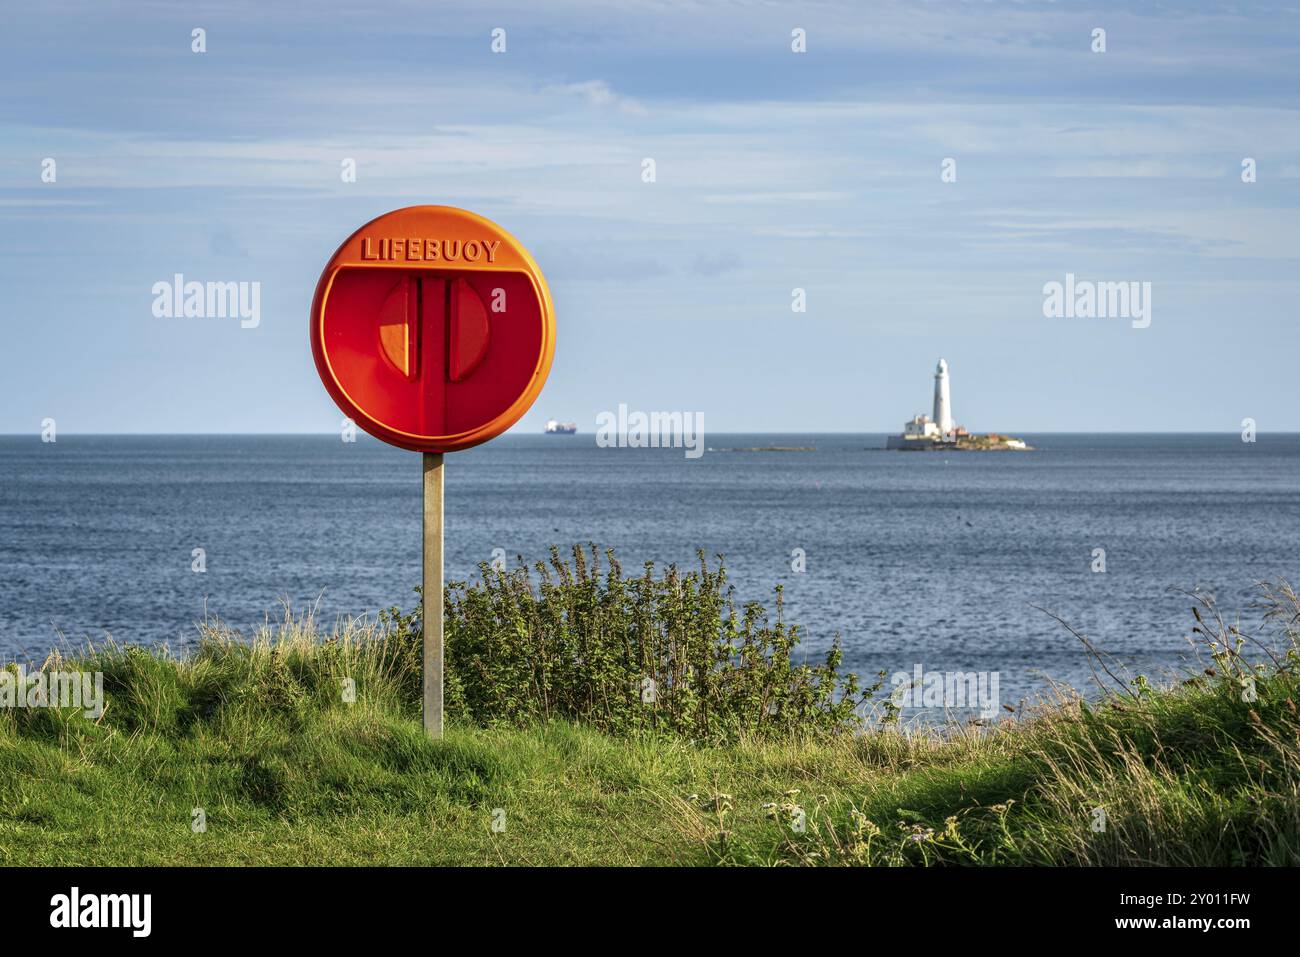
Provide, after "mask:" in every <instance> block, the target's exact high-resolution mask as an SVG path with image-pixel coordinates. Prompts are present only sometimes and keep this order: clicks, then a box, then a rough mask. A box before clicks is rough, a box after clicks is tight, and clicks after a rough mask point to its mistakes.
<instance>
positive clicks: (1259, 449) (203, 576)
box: [0, 433, 1300, 710]
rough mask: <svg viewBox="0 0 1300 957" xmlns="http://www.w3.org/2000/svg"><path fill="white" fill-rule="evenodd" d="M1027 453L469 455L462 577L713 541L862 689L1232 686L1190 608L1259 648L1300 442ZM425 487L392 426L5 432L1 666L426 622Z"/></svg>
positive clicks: (1290, 544)
mask: <svg viewBox="0 0 1300 957" xmlns="http://www.w3.org/2000/svg"><path fill="white" fill-rule="evenodd" d="M1023 437H1024V438H1025V439H1027V440H1028V441H1029V442H1030V444H1031V445H1033V446H1034V447H1035V450H1034V451H1029V452H888V451H885V450H884V445H885V439H886V437H885V436H884V435H877V434H801V435H774V434H762V435H740V434H732V435H723V434H717V435H709V436H707V440H706V442H705V447H706V448H707V451H705V452H704V454H702V455H699V456H698V457H691V456H688V455H687V454H686V450H683V449H681V448H659V449H648V448H601V447H599V446H598V445H597V443H596V439H595V436H594V434H592V433H586V434H583V433H579V434H577V435H572V436H561V435H515V434H510V435H506V436H504V437H502V438H499V439H497V440H495V441H493V442H491V443H489V444H487V445H484V446H481V447H479V448H475V449H471V450H468V451H464V452H458V453H455V454H451V455H448V456H447V458H446V562H447V576H448V578H449V579H458V580H466V579H470V580H472V579H474V578H476V577H477V576H478V575H479V570H478V566H479V564H480V563H481V562H491V561H492V559H493V557H494V556H500V555H503V554H504V555H505V556H507V560H508V563H509V564H511V565H513V564H515V562H516V560H517V557H522V558H523V559H524V560H525V561H528V562H533V561H536V560H539V559H544V558H546V557H547V555H548V553H549V550H550V549H551V547H552V546H559V547H560V548H561V549H563V550H568V549H569V548H570V547H571V546H572V545H574V544H582V545H586V544H588V543H594V544H596V545H597V546H599V547H600V548H602V549H603V548H607V547H609V548H613V549H614V550H615V551H616V553H617V555H618V556H619V558H620V561H621V562H622V564H623V567H624V569H625V570H626V571H627V572H629V573H637V572H639V571H640V569H641V566H642V563H644V562H654V563H655V564H656V565H657V566H660V567H663V566H666V565H669V564H672V563H676V564H678V565H679V566H683V567H685V566H691V565H694V564H695V563H696V562H697V558H696V555H697V552H698V551H700V550H703V551H704V553H705V554H706V555H708V556H709V557H710V561H716V560H717V559H716V558H715V556H719V555H720V556H724V559H725V563H726V567H727V569H728V572H729V575H730V578H731V580H732V582H733V583H734V585H735V586H736V596H737V599H738V601H750V600H753V601H760V602H764V603H766V604H767V605H768V607H769V608H771V605H772V600H773V596H774V589H775V586H777V585H781V586H783V589H784V596H785V616H786V620H787V621H788V622H791V623H795V624H797V625H798V626H799V627H800V630H801V633H802V636H803V639H802V643H801V645H800V646H799V648H798V650H797V652H796V655H797V658H798V659H799V660H800V661H803V660H807V661H809V662H817V661H821V660H822V659H823V658H824V657H825V655H826V652H827V650H828V649H829V647H830V646H831V643H832V642H833V641H834V640H835V639H836V637H838V638H839V639H840V640H841V641H842V643H843V649H844V660H843V667H845V668H847V669H849V670H853V671H857V672H858V673H860V674H862V675H864V676H875V675H877V674H878V673H880V672H884V673H885V674H886V676H887V678H886V681H887V682H889V681H891V680H893V676H895V675H898V674H903V673H906V674H908V675H912V676H915V675H916V674H917V673H918V669H920V670H921V672H922V673H923V674H926V675H929V674H932V673H936V672H938V673H944V674H951V673H955V672H961V673H963V674H970V673H972V672H974V673H979V674H983V675H987V676H996V682H997V683H996V687H997V693H998V698H999V703H1000V704H1002V705H1005V706H1008V707H1012V708H1017V709H1018V708H1020V707H1021V705H1022V704H1023V703H1025V702H1028V701H1032V700H1035V699H1036V698H1040V697H1042V696H1044V695H1045V694H1049V693H1052V692H1051V689H1052V688H1053V687H1054V686H1059V685H1064V686H1068V687H1072V688H1075V689H1077V690H1079V691H1080V692H1082V693H1085V694H1090V695H1095V694H1096V693H1098V688H1097V685H1096V683H1095V681H1094V677H1093V671H1094V669H1093V667H1092V664H1091V659H1090V658H1089V656H1088V655H1087V654H1086V653H1085V651H1084V647H1083V644H1082V642H1081V641H1080V640H1079V638H1078V637H1076V636H1075V635H1074V634H1073V633H1072V632H1071V629H1073V630H1074V631H1077V632H1079V633H1081V634H1083V635H1086V637H1087V638H1088V640H1089V641H1090V642H1092V643H1093V644H1094V645H1095V646H1096V647H1097V648H1098V649H1100V650H1101V651H1103V652H1105V653H1106V654H1108V655H1109V656H1112V658H1111V665H1112V667H1114V668H1118V669H1122V673H1124V674H1127V675H1137V674H1145V675H1148V676H1149V677H1151V678H1152V679H1164V680H1170V679H1173V678H1176V677H1177V676H1178V675H1181V674H1185V673H1186V672H1187V671H1189V670H1191V669H1196V668H1200V667H1203V666H1204V663H1203V662H1199V661H1198V659H1197V657H1196V655H1195V653H1194V651H1193V648H1192V646H1191V644H1189V640H1188V639H1189V636H1190V635H1191V628H1192V625H1193V624H1194V621H1193V619H1192V615H1191V606H1192V600H1191V599H1190V598H1189V596H1188V594H1187V592H1188V591H1192V590H1200V591H1201V592H1203V593H1206V594H1209V595H1212V596H1213V597H1214V598H1215V600H1216V602H1217V603H1218V605H1219V607H1220V608H1222V609H1223V610H1224V611H1225V613H1226V614H1227V615H1228V616H1229V618H1230V620H1231V621H1234V622H1236V621H1238V620H1240V621H1241V623H1242V626H1243V628H1245V629H1246V630H1248V631H1251V632H1252V633H1254V630H1255V629H1257V628H1259V627H1260V616H1261V609H1260V608H1259V607H1258V598H1259V582H1261V581H1270V582H1276V581H1277V580H1279V579H1289V580H1290V581H1292V582H1297V583H1300V550H1298V549H1297V544H1300V435H1296V434H1268V433H1263V434H1259V435H1258V437H1257V440H1256V441H1254V442H1246V441H1243V439H1242V437H1241V436H1240V435H1238V434H1236V433H1232V434H1151V435H1139V434H1098V435H1089V434H1057V435H1053V434H1041V435H1024V436H1023ZM772 448H782V449H802V451H790V450H785V451H760V450H764V449H772ZM420 476H421V462H420V456H419V455H418V454H416V453H411V452H405V451H401V450H398V449H394V448H390V447H388V446H386V445H383V444H381V443H379V442H377V441H375V440H373V439H371V438H369V437H368V436H365V435H364V434H362V435H359V436H358V437H357V440H356V441H355V442H352V443H349V442H344V441H341V439H340V437H339V436H338V435H333V436H305V435H229V436H212V435H203V436H199V435H188V436H185V435H174V436H79V435H65V434H59V435H58V437H57V441H56V442H52V443H47V442H42V441H41V440H40V437H39V436H36V435H33V436H4V437H0V660H8V661H13V660H19V661H28V662H39V661H40V660H42V659H43V658H44V657H45V655H46V654H47V653H48V652H49V650H50V649H51V648H56V647H58V648H63V649H67V648H69V647H73V648H75V647H78V646H81V645H84V643H85V642H87V641H94V642H99V641H102V640H104V639H106V638H108V637H110V636H111V637H112V638H113V639H115V640H117V641H119V642H126V643H131V644H139V645H149V646H153V645H160V644H166V645H168V646H170V647H171V648H172V649H173V650H175V651H182V650H183V649H184V648H185V647H187V646H188V645H190V644H192V643H193V642H194V641H195V640H196V639H197V635H198V631H197V622H198V621H200V620H201V619H203V618H205V617H209V618H219V619H221V620H222V621H224V622H226V623H227V624H229V625H230V626H232V627H235V628H238V629H240V630H242V631H244V632H245V633H251V631H252V630H254V629H255V628H256V627H257V626H258V625H260V624H263V623H265V622H266V621H267V620H268V618H269V619H271V620H274V619H276V618H278V617H280V616H281V615H282V614H283V609H284V608H285V607H286V606H287V607H288V608H291V609H293V610H294V611H295V612H302V611H305V610H307V609H309V608H315V614H316V618H317V620H318V621H321V622H324V623H325V624H326V625H332V624H333V623H334V622H336V621H337V620H339V619H341V618H346V617H354V616H365V615H373V614H375V613H376V612H377V611H378V610H379V609H381V608H387V607H390V606H399V607H402V608H407V609H409V608H411V607H413V606H414V604H415V601H416V595H415V593H414V587H415V586H416V585H417V584H418V583H419V581H420V526H421V500H420V494H421V493H420V488H421V482H420ZM196 549H202V552H201V553H198V552H196ZM497 550H500V551H497ZM199 554H201V555H202V562H201V565H202V567H203V569H204V570H203V571H196V570H195V568H196V565H198V564H200V563H199V562H198V561H197V559H196V556H197V555H199ZM1058 619H1060V620H1058ZM1062 621H1064V622H1065V623H1066V624H1068V625H1069V628H1067V627H1066V626H1065V624H1062ZM919 703H920V702H918V704H919ZM949 703H951V702H949ZM958 710H960V709H958Z"/></svg>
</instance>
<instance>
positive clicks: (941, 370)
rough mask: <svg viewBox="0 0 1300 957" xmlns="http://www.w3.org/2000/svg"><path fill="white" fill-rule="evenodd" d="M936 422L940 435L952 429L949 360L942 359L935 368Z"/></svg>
mask: <svg viewBox="0 0 1300 957" xmlns="http://www.w3.org/2000/svg"><path fill="white" fill-rule="evenodd" d="M934 424H935V425H937V426H938V427H939V434H940V435H947V434H948V433H949V432H951V431H952V397H951V396H950V395H949V393H948V360H947V359H940V360H939V365H938V366H937V367H936V368H935V370H934Z"/></svg>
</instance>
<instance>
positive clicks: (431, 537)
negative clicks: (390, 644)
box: [422, 452, 443, 738]
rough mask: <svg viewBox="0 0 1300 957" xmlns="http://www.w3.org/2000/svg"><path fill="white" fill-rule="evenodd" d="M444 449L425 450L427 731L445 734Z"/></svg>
mask: <svg viewBox="0 0 1300 957" xmlns="http://www.w3.org/2000/svg"><path fill="white" fill-rule="evenodd" d="M442 490H443V485H442V453H441V452H425V453H424V583H423V586H422V587H423V592H424V594H423V597H424V732H425V734H427V735H428V736H429V737H431V738H441V737H442Z"/></svg>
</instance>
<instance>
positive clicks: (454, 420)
mask: <svg viewBox="0 0 1300 957" xmlns="http://www.w3.org/2000/svg"><path fill="white" fill-rule="evenodd" d="M311 350H312V355H313V356H314V357H315V359H316V369H317V371H318V372H319V373H320V377H321V381H322V382H324V383H325V388H326V389H327V390H328V391H329V394H330V395H331V396H332V397H333V398H334V401H335V402H336V403H337V404H338V407H339V408H340V409H342V410H343V412H344V414H346V415H347V416H349V417H350V418H351V419H352V420H353V421H354V422H356V424H357V425H359V426H360V427H361V428H363V429H365V430H366V431H367V432H369V433H370V434H371V435H373V436H375V438H378V439H382V440H383V441H385V442H388V443H390V444H392V445H397V446H400V447H401V448H404V449H411V450H413V451H417V452H454V451H456V450H458V449H465V448H469V447H470V446H473V445H478V444H479V443H480V442H486V441H487V440H488V439H491V438H494V437H496V436H498V435H500V434H501V433H502V432H504V431H505V430H506V429H508V428H510V426H512V425H513V424H514V423H515V422H517V421H519V418H520V417H521V416H522V415H523V414H524V413H525V412H526V411H528V408H529V406H531V405H532V404H533V400H535V399H536V398H537V395H538V393H539V392H541V390H542V385H543V384H544V383H545V382H546V376H547V373H549V372H550V371H551V359H552V357H553V356H554V354H555V314H554V308H553V307H552V305H551V294H550V292H549V291H548V290H547V288H546V280H545V278H544V277H543V276H542V271H541V270H540V269H539V268H538V267H537V263H536V262H534V261H533V257H532V256H530V255H529V254H528V251H527V250H526V249H524V247H523V246H521V245H520V244H519V243H518V242H517V241H516V240H515V238H514V237H513V236H511V235H510V234H509V233H507V232H506V231H505V230H504V229H502V228H501V227H500V226H498V225H496V224H495V223H493V222H490V221H489V220H486V219H484V218H483V217H482V216H477V215H475V214H474V213H471V212H468V211H466V210H463V209H456V208H454V207H451V206H408V207H406V208H405V209H397V210H394V211H393V212H391V213H385V214H384V215H383V216H380V217H379V218H378V219H374V220H371V221H370V222H368V223H366V225H364V226H362V227H361V228H360V229H358V230H357V231H356V232H355V233H353V234H352V235H351V236H349V237H348V238H347V239H346V240H345V241H344V242H343V245H342V246H340V247H339V248H338V251H337V252H336V253H335V254H334V256H333V258H331V259H330V261H329V264H328V265H326V267H325V270H324V272H322V273H321V277H320V282H318V283H317V284H316V296H315V298H314V300H313V301H312V308H311Z"/></svg>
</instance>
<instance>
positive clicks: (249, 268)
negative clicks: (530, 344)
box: [0, 0, 1300, 433]
mask: <svg viewBox="0 0 1300 957" xmlns="http://www.w3.org/2000/svg"><path fill="white" fill-rule="evenodd" d="M1130 6H1133V5H1132V4H1127V3H1116V4H1076V3H1064V2H1061V3H1049V2H1032V0H1026V2H909V3H893V2H880V3H871V4H867V3H847V2H846V3H840V2H827V3H813V4H780V3H759V4H751V3H743V2H732V3H717V4H708V3H667V2H648V0H643V2H636V0H632V2H621V3H611V4H596V3H585V2H558V3H547V4H544V5H543V4H535V3H495V4H493V3H438V4H428V3H389V4H375V5H358V4H356V3H355V2H353V3H334V2H321V3H315V4H311V5H300V4H293V5H285V6H284V7H283V8H275V7H271V6H270V5H268V4H265V3H245V2H234V3H229V2H227V3H212V4H206V3H197V4H179V3H171V2H168V3H161V2H159V3H133V4H121V5H114V6H107V5H104V4H102V3H77V4H72V3H57V2H56V3H44V4H40V5H22V6H19V5H11V6H10V7H9V9H7V10H6V13H5V20H6V24H5V28H4V30H3V31H2V32H0V70H3V71H4V83H3V86H2V87H0V142H2V143H3V148H2V150H0V215H2V216H3V220H4V223H5V228H4V230H3V234H2V235H0V243H2V244H3V246H2V248H3V253H4V255H3V257H2V258H0V288H3V290H4V294H3V295H4V298H3V304H4V318H3V323H4V326H3V331H4V342H5V345H6V349H5V353H6V356H5V358H6V361H5V363H4V369H3V379H2V380H0V382H2V384H0V432H20V433H36V432H37V431H38V430H39V428H40V423H41V420H42V419H44V418H46V417H53V418H54V419H55V420H56V421H57V423H58V427H59V430H60V431H61V432H67V433H76V432H295V431H307V432H329V431H336V430H337V427H338V420H339V418H340V416H339V413H338V412H337V410H336V409H335V408H334V406H333V404H332V403H331V402H330V400H329V398H328V397H327V396H326V394H325V391H324V389H323V388H322V387H321V386H320V384H319V382H318V380H317V378H316V372H315V368H314V366H313V364H312V361H311V355H310V349H309V345H308V339H307V314H308V309H309V305H310V301H311V295H312V290H313V288H314V286H315V282H316V279H317V276H318V275H319V272H320V269H321V268H322V267H323V265H324V264H325V262H326V260H327V259H328V257H329V256H330V254H331V253H332V252H333V250H334V249H335V247H336V246H337V244H338V243H339V242H340V241H341V240H342V239H343V238H345V237H346V236H347V235H348V234H349V233H350V232H351V231H352V230H353V229H354V228H355V227H357V226H358V225H360V224H361V223H363V222H365V221H367V220H368V219H371V218H373V217H374V216H376V215H378V214H379V213H382V212H384V211H386V210H389V209H393V208H396V207H399V206H405V205H410V204H414V203H445V204H450V205H458V206H464V207H466V208H469V209H472V210H474V211H476V212H479V213H481V214H483V215H485V216H488V217H489V218H491V219H494V220H496V221H497V222H499V223H500V224H501V225H503V226H504V227H505V228H506V229H508V230H510V231H511V232H512V233H514V234H515V235H516V236H517V237H519V238H520V239H521V240H522V241H523V242H524V243H525V245H527V246H528V247H529V248H530V249H531V250H532V252H533V253H534V255H535V256H536V257H537V259H538V261H539V262H540V264H541V266H542V268H543V270H544V272H545V273H546V275H547V277H548V279H549V281H550V284H551V289H552V293H553V295H554V298H555V302H556V307H557V319H558V329H559V338H558V348H557V353H556V361H555V365H554V367H553V369H552V372H551V377H550V380H549V382H548V384H547V386H546V389H545V391H544V392H543V393H542V396H541V398H540V399H539V400H538V402H537V404H536V405H535V406H534V408H533V411H532V412H530V413H529V415H528V416H527V417H525V419H524V420H523V421H522V422H521V423H520V426H519V428H521V429H523V430H525V431H534V430H537V429H540V427H541V423H542V422H543V420H545V419H546V418H548V417H558V418H561V419H572V420H575V421H577V422H578V423H579V425H580V427H582V428H583V429H584V430H586V431H590V430H592V429H593V428H594V425H595V418H596V416H597V414H598V413H600V412H601V411H603V410H612V409H616V408H617V407H618V405H619V404H620V403H626V404H627V405H628V406H629V407H630V408H633V409H642V410H647V411H650V410H681V411H692V412H700V413H703V415H704V422H705V427H706V429H707V430H708V431H715V432H716V431H749V430H755V431H817V430H835V431H872V432H879V431H897V430H898V429H899V428H900V427H901V423H902V421H903V419H904V418H906V417H907V416H909V415H910V414H911V413H913V412H915V411H918V410H921V409H925V408H927V407H928V404H929V396H930V390H931V378H930V376H931V373H932V370H933V366H934V363H935V360H936V359H937V358H938V357H939V356H941V355H942V356H944V357H946V358H947V359H948V361H949V364H950V366H951V368H952V380H953V403H954V409H955V413H956V418H957V420H958V421H959V422H962V423H964V424H966V425H967V426H968V427H970V428H973V429H1002V430H1008V431H1053V430H1060V431H1069V430H1122V431H1164V430H1213V431H1229V430H1237V429H1238V428H1239V427H1240V422H1241V420H1242V419H1243V418H1245V417H1248V416H1249V417H1252V418H1254V419H1256V420H1257V422H1258V425H1259V428H1260V430H1261V431H1283V430H1285V431H1294V430H1300V403H1298V402H1297V401H1296V400H1297V393H1298V387H1297V385H1296V378H1295V365H1296V356H1297V348H1296V347H1297V344H1300V333H1297V331H1296V320H1297V316H1296V302H1297V294H1298V293H1300V270H1298V269H1297V265H1298V264H1300V216H1298V215H1297V212H1298V207H1300V122H1298V120H1300V114H1298V113H1297V106H1298V105H1300V104H1298V101H1300V10H1297V8H1296V7H1295V5H1293V4H1292V5H1285V4H1270V3H1257V4H1250V5H1248V6H1246V5H1242V4H1235V3H1201V4H1192V3H1187V4H1170V3H1144V4H1141V5H1140V10H1139V11H1134V10H1130V9H1127V8H1128V7H1130ZM195 27H202V28H203V29H205V30H206V32H207V52H206V53H203V54H195V53H192V52H191V49H190V47H191V30H192V29H193V28H195ZM497 27H501V28H504V29H505V30H506V43H507V49H506V52H505V53H504V54H494V53H493V52H491V49H490V43H491V36H490V35H491V31H492V30H493V29H494V28H497ZM796 27H797V28H802V29H804V30H806V31H807V52H806V53H804V54H796V53H793V52H792V51H791V49H790V43H791V38H790V35H791V30H792V29H794V28H796ZM1097 27H1100V28H1103V29H1105V31H1106V47H1107V49H1106V52H1105V53H1093V52H1092V50H1091V49H1090V47H1091V44H1092V31H1093V29H1094V28H1097ZM46 157H52V158H54V159H55V161H56V163H57V181H56V182H54V183H42V182H41V163H42V160H43V159H44V158H46ZM646 157H651V158H653V159H654V160H655V163H656V172H657V181H656V182H654V183H644V182H642V180H641V175H640V174H641V164H642V160H643V159H644V158H646ZM948 157H951V158H953V159H955V160H956V170H957V179H956V182H951V183H944V182H942V181H941V178H940V170H941V163H942V162H943V160H944V159H945V158H948ZM1244 157H1251V158H1253V159H1254V160H1255V161H1256V163H1257V171H1258V172H1257V176H1258V180H1257V182H1255V183H1251V184H1246V183H1243V182H1242V181H1241V162H1242V159H1243V158H1244ZM345 158H355V160H356V161H357V166H358V172H357V182H355V183H344V182H342V181H341V178H340V164H341V162H342V161H343V160H344V159H345ZM1067 272H1071V273H1074V274H1076V275H1077V276H1078V277H1080V278H1084V279H1092V280H1098V281H1142V282H1150V283H1151V284H1152V317H1151V318H1152V322H1151V325H1150V327H1149V328H1145V329H1134V328H1132V327H1131V325H1130V323H1129V322H1127V321H1125V320H1105V319H1093V320H1065V319H1052V318H1047V317H1045V316H1044V315H1043V308H1042V307H1043V292H1042V289H1043V285H1044V284H1045V283H1047V282H1051V281H1062V280H1063V279H1064V277H1065V274H1066V273H1067ZM175 273H182V274H184V275H185V277H186V278H187V279H197V280H200V281H209V280H211V281H256V282H260V283H261V296H262V300H261V313H262V314H261V323H260V325H259V326H258V327H257V328H255V329H241V328H240V326H239V323H238V322H237V321H222V320H194V319H190V320H184V319H172V320H168V319H159V318H156V317H155V316H154V315H153V313H152V311H151V304H152V298H153V297H152V294H151V291H150V290H151V287H152V285H153V284H154V283H155V282H158V281H170V279H171V277H172V276H173V274H175ZM794 288H803V289H805V290H806V295H807V303H808V309H807V312H806V313H794V312H792V311H791V308H790V303H791V290H792V289H794Z"/></svg>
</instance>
